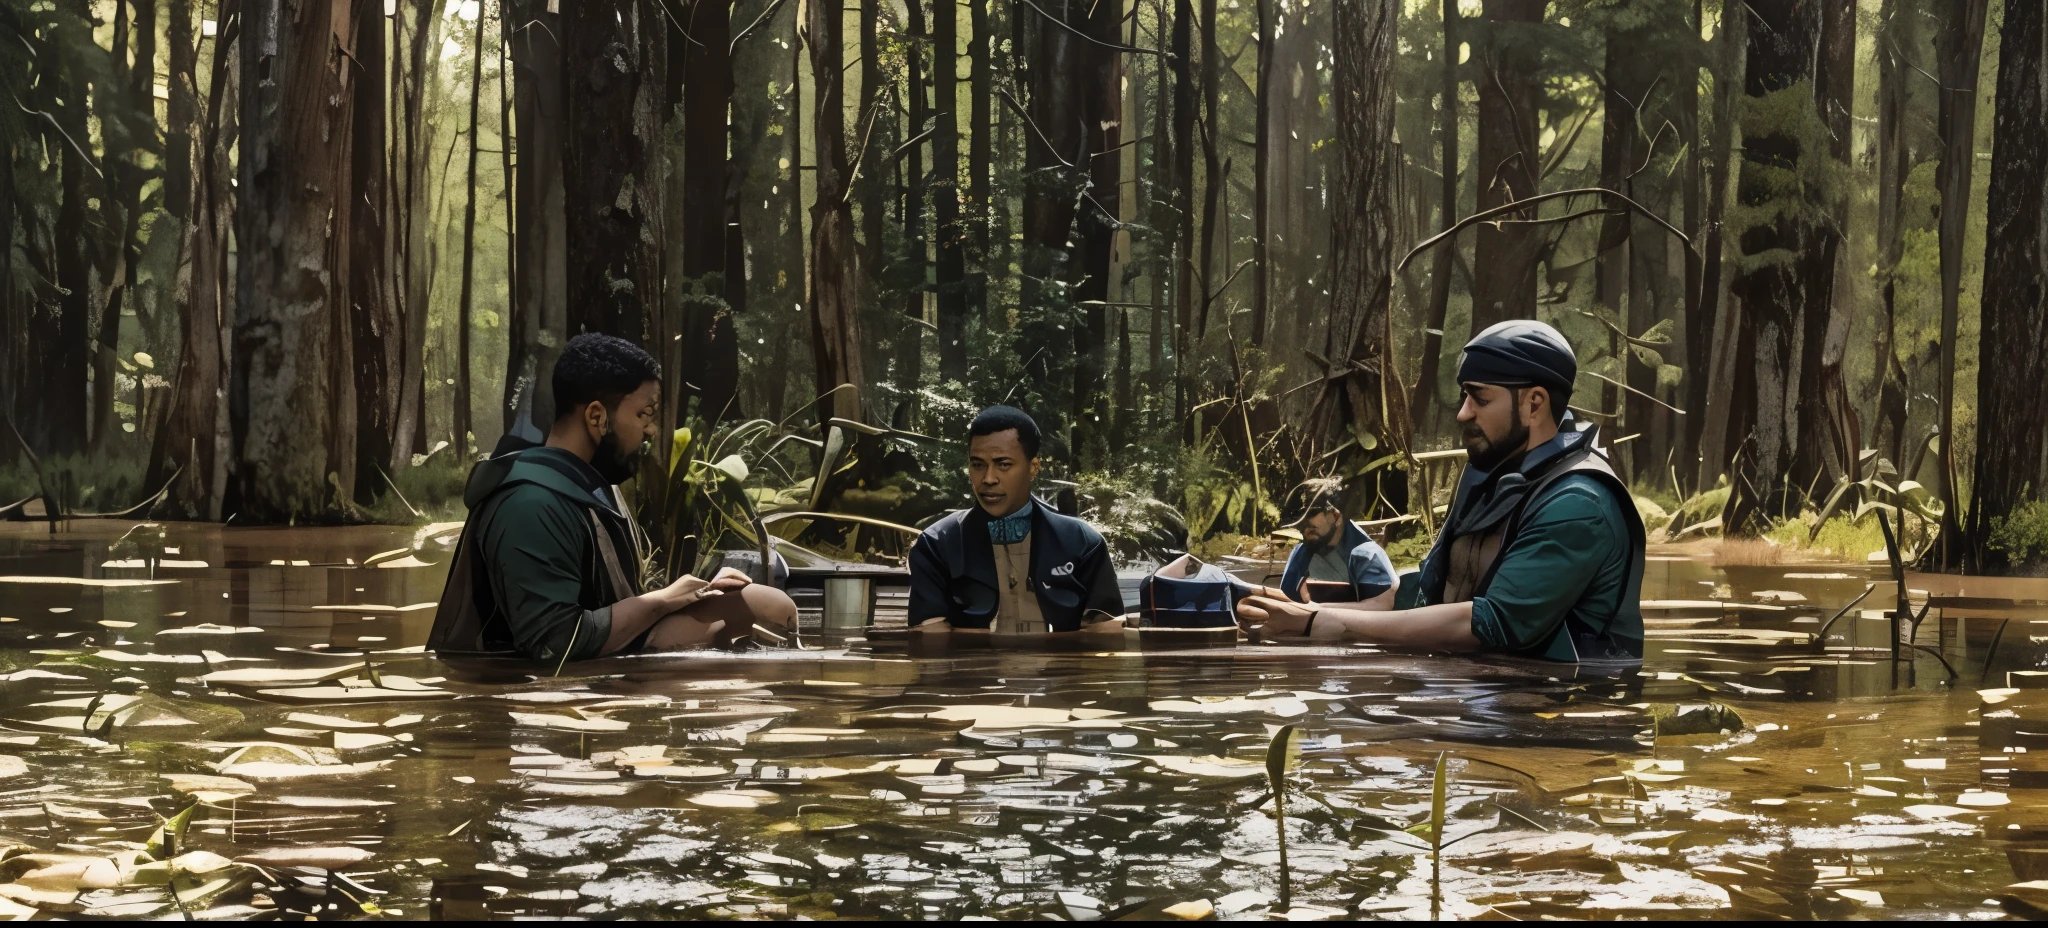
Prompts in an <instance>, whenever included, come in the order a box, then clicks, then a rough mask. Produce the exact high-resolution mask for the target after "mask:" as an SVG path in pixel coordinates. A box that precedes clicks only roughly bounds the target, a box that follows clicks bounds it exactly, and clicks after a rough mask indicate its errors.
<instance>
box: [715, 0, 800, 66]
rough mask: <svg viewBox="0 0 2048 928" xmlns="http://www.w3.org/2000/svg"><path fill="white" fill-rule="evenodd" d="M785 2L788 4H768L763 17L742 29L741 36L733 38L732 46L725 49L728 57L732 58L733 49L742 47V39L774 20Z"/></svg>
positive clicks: (782, 0) (778, 0)
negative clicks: (776, 12)
mask: <svg viewBox="0 0 2048 928" xmlns="http://www.w3.org/2000/svg"><path fill="white" fill-rule="evenodd" d="M785 2H787V0H775V2H774V3H770V4H768V8H767V9H765V10H762V11H761V15H759V16H756V17H754V21H753V22H751V23H748V24H747V28H745V29H741V30H740V34H739V35H736V36H733V37H732V44H730V45H727V46H726V47H725V54H726V57H728V58H729V57H732V51H733V49H735V48H738V47H740V40H741V39H744V38H746V37H747V36H749V35H752V34H753V33H754V30H756V29H759V28H761V24H762V23H765V22H767V21H768V20H770V19H773V18H774V17H775V11H777V10H780V9H782V4H783V3H785Z"/></svg>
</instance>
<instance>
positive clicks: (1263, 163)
mask: <svg viewBox="0 0 2048 928" xmlns="http://www.w3.org/2000/svg"><path fill="white" fill-rule="evenodd" d="M1274 2H1275V0H1252V6H1253V8H1254V11H1255V12H1256V14H1257V27H1258V34H1257V35H1256V36H1255V41H1256V44H1257V46H1258V47H1257V49H1256V50H1255V51H1256V56H1257V57H1256V59H1255V61H1254V63H1253V68H1252V70H1253V74H1254V79H1255V80H1256V81H1257V82H1258V85H1257V87H1256V88H1254V89H1255V92H1254V93H1253V94H1252V331H1251V343H1252V346H1253V347H1264V346H1265V344H1266V313H1267V300H1268V299H1270V298H1271V295H1272V279H1271V274H1272V271H1273V216H1272V196H1273V190H1272V187H1273V176H1272V174H1273V163H1272V162H1273V138H1272V131H1273V126H1272V122H1273V19H1274V13H1273V4H1274ZM1212 183H1213V181H1212Z"/></svg>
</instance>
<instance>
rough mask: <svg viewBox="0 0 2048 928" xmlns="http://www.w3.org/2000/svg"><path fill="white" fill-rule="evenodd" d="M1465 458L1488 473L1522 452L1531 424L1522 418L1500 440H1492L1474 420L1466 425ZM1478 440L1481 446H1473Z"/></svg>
mask: <svg viewBox="0 0 2048 928" xmlns="http://www.w3.org/2000/svg"><path fill="white" fill-rule="evenodd" d="M1464 432H1465V460H1466V461H1467V462H1468V463H1470V464H1471V465H1472V466H1473V467H1476V468H1478V469H1479V470H1482V471H1485V472H1487V473H1492V472H1493V469H1494V468H1496V467H1499V466H1501V465H1502V464H1504V463H1506V462H1507V460H1508V459H1509V458H1512V457H1514V456H1515V455H1517V454H1520V453H1522V446H1523V445H1526V444H1528V443H1529V426H1527V425H1525V424H1524V423H1523V422H1522V421H1521V420H1520V419H1517V420H1515V423H1514V425H1512V426H1510V427H1509V428H1508V434H1507V436H1506V437H1505V438H1502V439H1501V440H1500V441H1490V440H1488V439H1487V437H1486V432H1485V431H1484V430H1482V429H1481V428H1480V427H1479V423H1477V422H1474V423H1472V424H1471V425H1468V426H1465V429H1464ZM1475 441H1477V442H1478V444H1479V447H1476V448H1475V447H1473V443H1474V442H1475Z"/></svg>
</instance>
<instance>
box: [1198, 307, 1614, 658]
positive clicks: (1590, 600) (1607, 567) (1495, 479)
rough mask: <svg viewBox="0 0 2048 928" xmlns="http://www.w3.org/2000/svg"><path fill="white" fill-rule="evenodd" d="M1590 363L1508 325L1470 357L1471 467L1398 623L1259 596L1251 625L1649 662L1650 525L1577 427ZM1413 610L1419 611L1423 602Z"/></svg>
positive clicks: (1467, 417)
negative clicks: (1646, 558)
mask: <svg viewBox="0 0 2048 928" xmlns="http://www.w3.org/2000/svg"><path fill="white" fill-rule="evenodd" d="M1577 373H1578V361H1577V358H1576V357H1575V356H1574V355H1573V354H1572V348H1571V344H1570V343H1569V342H1567V341H1565V339H1564V336H1563V335H1561V334H1559V333H1558V332H1557V330H1556V329H1553V328H1551V327H1550V326H1547V325H1544V324H1543V323H1540V322H1534V321H1529V320H1516V321H1510V322H1503V323H1501V324H1499V325H1496V326H1493V327H1492V328H1489V329H1487V330H1486V331H1484V332H1481V333H1479V335H1478V336H1476V337H1474V338H1473V339H1472V340H1471V341H1470V342H1467V343H1466V345H1465V352H1464V354H1463V356H1462V357H1461V358H1460V360H1459V363H1458V381H1459V383H1460V384H1462V385H1463V389H1464V394H1465V401H1464V404H1463V405H1462V406H1461V407H1460V408H1459V410H1458V423H1459V425H1460V426H1461V427H1462V428H1463V431H1464V438H1465V451H1466V467H1465V473H1464V475H1463V477H1462V478H1461V479H1460V480H1459V483H1458V491H1457V495H1456V497H1455V498H1453V500H1452V502H1451V510H1450V516H1449V519H1448V520H1447V522H1446V524H1445V526H1444V529H1443V532H1442V534H1441V535H1439V536H1438V537H1437V542H1436V546H1435V547H1434V548H1433V549H1432V550H1431V551H1430V553H1429V556H1428V557H1427V558H1426V559H1425V560H1424V561H1423V562H1422V570H1421V571H1420V573H1419V574H1418V575H1417V576H1416V577H1414V578H1413V581H1414V582H1413V584H1412V587H1411V586H1410V585H1408V584H1404V585H1403V588H1402V590H1401V593H1402V596H1401V598H1402V600H1403V602H1402V603H1401V605H1403V606H1412V608H1405V609H1400V610H1396V611H1392V612H1366V611H1363V610H1358V609H1349V608H1343V607H1330V606H1319V605H1316V604H1309V605H1301V604H1295V603H1289V602H1285V601H1281V600H1276V599H1270V598H1261V597H1255V598H1252V599H1249V600H1246V601H1245V602H1244V603H1241V604H1239V607H1238V614H1239V616H1240V617H1241V618H1243V619H1245V620H1246V621H1247V622H1249V623H1251V624H1254V625H1257V626H1259V627H1261V628H1263V629H1264V630H1266V631H1268V632H1271V633H1275V634H1279V635H1304V636H1306V637H1309V638H1313V639H1324V640H1337V639H1352V640H1359V641H1370V642H1377V643H1381V644H1390V645H1404V646H1409V647H1418V648H1432V649H1441V650H1447V651H1489V652H1495V653H1502V654H1509V655H1515V656H1522V657H1534V658H1543V659H1548V660H1557V661H1623V660H1640V659H1641V658H1642V655H1643V620H1642V613H1641V610H1640V607H1639V599H1640V591H1641V587H1642V579H1643V552H1644V547H1645V545H1644V538H1643V523H1642V519H1641V518H1640V517H1639V516H1638V515H1637V514H1636V509H1635V503H1634V499H1633V497H1631V496H1630V494H1629V491H1628V487H1627V486H1626V485H1624V484H1623V483H1622V482H1621V480H1620V478H1618V477H1617V476H1615V473H1614V470H1613V468H1611V467H1610V466H1609V465H1608V463H1607V456H1606V452H1605V451H1604V450H1602V449H1601V448H1600V447H1599V429H1598V427H1596V426H1594V425H1592V424H1590V423H1584V424H1582V423H1580V422H1578V421H1577V420H1576V419H1574V418H1573V417H1572V415H1571V413H1570V412H1569V411H1568V410H1567V408H1566V406H1565V404H1566V403H1567V402H1568V401H1569V399H1570V397H1571V390H1572V381H1573V379H1574V378H1575V377H1576V376H1577ZM1411 597H1412V598H1411Z"/></svg>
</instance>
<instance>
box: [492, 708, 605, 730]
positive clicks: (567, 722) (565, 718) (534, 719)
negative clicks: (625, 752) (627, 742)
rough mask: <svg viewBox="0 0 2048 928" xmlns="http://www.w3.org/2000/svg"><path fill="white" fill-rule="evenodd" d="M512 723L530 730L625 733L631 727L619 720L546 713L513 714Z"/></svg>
mask: <svg viewBox="0 0 2048 928" xmlns="http://www.w3.org/2000/svg"><path fill="white" fill-rule="evenodd" d="M510 715H511V716H512V722H513V724H515V725H525V726H528V727H531V728H559V729H562V730H565V731H625V730H626V729H627V728H630V727H631V726H630V725H628V724H627V723H626V722H624V721H621V720H619V719H607V718H583V717H581V716H572V715H555V714H553V713H547V712H513V713H510Z"/></svg>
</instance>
